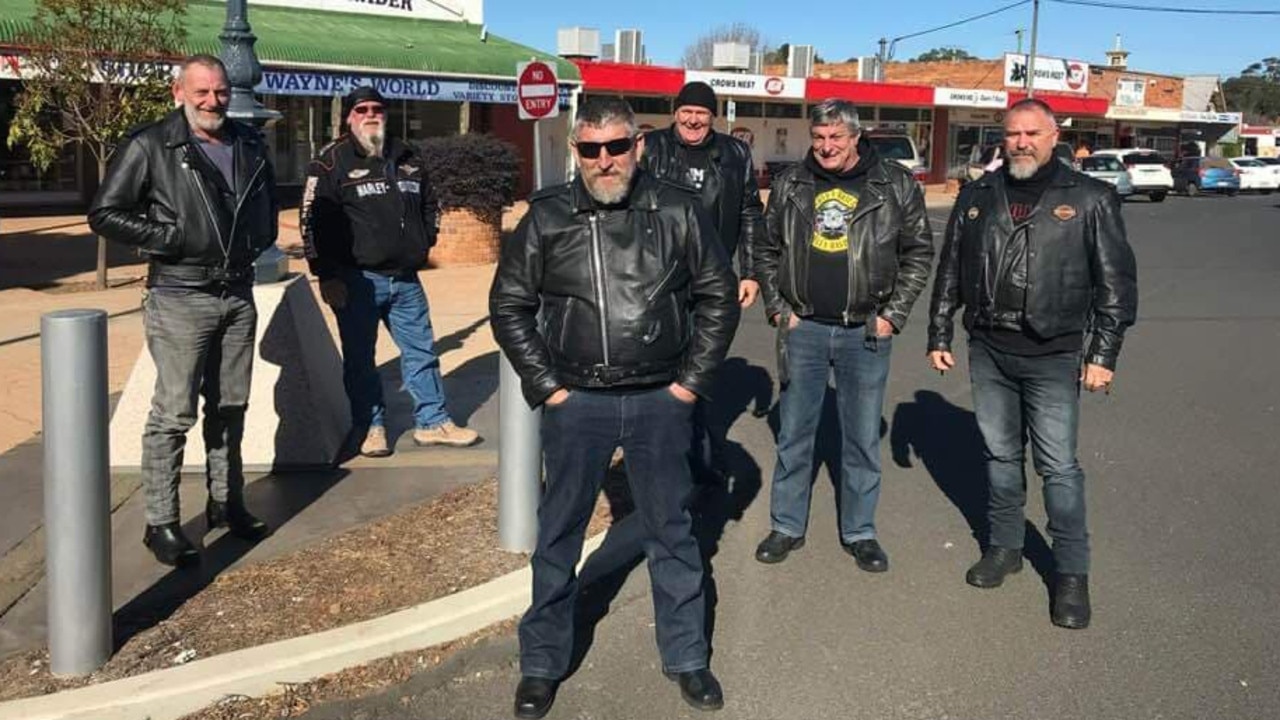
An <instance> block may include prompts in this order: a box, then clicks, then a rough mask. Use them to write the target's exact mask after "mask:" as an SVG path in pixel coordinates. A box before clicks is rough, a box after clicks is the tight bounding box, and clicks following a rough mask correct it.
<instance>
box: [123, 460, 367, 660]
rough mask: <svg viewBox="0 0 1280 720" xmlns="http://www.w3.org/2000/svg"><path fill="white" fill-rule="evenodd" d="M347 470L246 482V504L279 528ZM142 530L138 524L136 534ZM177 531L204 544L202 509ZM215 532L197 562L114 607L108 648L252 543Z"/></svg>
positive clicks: (156, 618)
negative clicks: (112, 642)
mask: <svg viewBox="0 0 1280 720" xmlns="http://www.w3.org/2000/svg"><path fill="white" fill-rule="evenodd" d="M348 474H349V473H348V472H347V471H346V470H330V471H325V472H306V473H274V474H272V475H269V476H267V477H264V478H261V479H259V480H257V481H255V482H252V483H249V484H248V485H246V486H245V504H246V505H247V506H248V507H249V509H250V510H252V511H253V513H254V514H255V515H257V516H258V517H259V518H261V519H262V520H263V521H264V522H266V523H267V524H268V525H270V526H271V527H272V528H279V527H281V526H283V525H285V524H286V523H288V522H289V521H290V520H291V519H293V518H294V517H295V516H297V515H298V514H299V513H301V512H302V511H303V510H305V509H306V508H307V507H308V506H310V505H311V504H312V503H314V502H315V501H316V500H318V499H319V498H320V497H321V496H323V495H324V494H325V493H326V492H328V491H329V490H330V489H331V488H333V487H334V486H335V485H337V484H338V483H339V482H341V481H342V479H343V478H345V477H347V475H348ZM141 530H142V529H141V528H139V529H138V534H139V539H140V538H141ZM182 530H183V532H184V533H186V535H187V537H188V538H190V539H191V541H192V542H194V543H195V544H196V545H197V546H198V547H199V546H201V545H203V543H202V541H201V538H203V537H204V536H205V534H206V533H207V528H206V527H205V519H204V513H200V514H199V515H198V516H197V517H196V518H194V519H192V520H190V521H188V522H186V523H185V524H184V525H183V527H182ZM218 533H219V534H218V536H217V537H216V538H215V539H214V540H213V542H211V543H210V544H208V545H204V547H203V549H202V550H201V553H200V564H199V565H197V566H195V567H190V568H180V569H173V570H170V571H169V572H168V573H167V574H165V575H164V576H163V577H161V578H160V579H159V580H158V581H156V583H155V584H154V585H152V586H151V587H150V588H148V589H146V590H145V591H143V592H142V593H141V594H139V595H138V596H137V597H135V598H133V599H132V600H130V601H129V602H128V603H126V604H125V605H124V606H122V607H121V608H120V609H119V610H117V611H116V612H115V615H114V618H113V619H114V635H115V637H114V639H115V649H114V650H113V652H116V651H119V650H120V648H122V647H124V645H125V643H127V642H128V641H129V640H130V639H131V638H132V637H133V636H135V635H137V634H138V633H140V632H143V631H145V630H148V629H150V628H152V627H154V626H156V625H158V624H159V623H161V622H163V621H164V620H165V619H167V618H168V617H169V616H171V615H172V614H173V613H174V612H175V611H176V610H177V609H178V608H180V607H182V604H183V603H185V602H186V601H187V600H189V599H191V598H192V597H195V595H196V594H198V593H199V592H200V591H201V590H204V589H205V588H206V587H208V586H209V584H210V583H212V582H213V581H214V580H215V579H217V577H218V575H220V574H221V573H222V572H223V571H224V570H226V569H227V568H229V567H231V566H232V565H234V564H235V563H236V562H238V561H239V560H240V559H241V558H243V557H244V556H245V555H247V554H248V553H249V552H250V551H251V550H253V548H254V543H251V542H246V541H244V540H240V539H239V538H236V537H233V536H232V535H230V534H229V533H227V532H226V531H225V530H219V531H218Z"/></svg>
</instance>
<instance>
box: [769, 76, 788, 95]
mask: <svg viewBox="0 0 1280 720" xmlns="http://www.w3.org/2000/svg"><path fill="white" fill-rule="evenodd" d="M785 86H786V83H785V82H784V81H783V79H782V78H779V77H771V78H769V79H768V80H765V81H764V91H765V92H767V93H769V94H770V95H778V94H779V93H781V92H782V91H783V89H784V88H785Z"/></svg>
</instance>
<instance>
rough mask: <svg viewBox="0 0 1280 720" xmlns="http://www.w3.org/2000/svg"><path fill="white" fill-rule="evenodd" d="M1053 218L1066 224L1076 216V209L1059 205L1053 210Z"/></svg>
mask: <svg viewBox="0 0 1280 720" xmlns="http://www.w3.org/2000/svg"><path fill="white" fill-rule="evenodd" d="M1053 216H1054V217H1056V218H1058V219H1059V220H1061V221H1063V222H1066V221H1068V220H1070V219H1071V218H1073V217H1075V216H1076V209H1075V208H1073V207H1071V206H1070V205H1059V206H1058V207H1056V208H1054V209H1053Z"/></svg>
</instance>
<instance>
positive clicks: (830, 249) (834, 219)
mask: <svg viewBox="0 0 1280 720" xmlns="http://www.w3.org/2000/svg"><path fill="white" fill-rule="evenodd" d="M858 151H859V157H858V164H857V165H854V166H853V168H851V169H849V170H847V171H845V172H843V173H832V172H829V171H827V170H825V169H823V167H822V166H821V165H819V164H818V161H817V160H815V159H814V157H813V154H812V153H810V154H809V155H808V156H806V157H805V161H804V162H805V167H807V168H808V169H809V171H810V172H812V173H813V177H814V182H815V186H814V193H813V236H812V238H811V240H810V242H809V282H808V287H807V289H808V293H807V295H808V298H809V303H810V304H811V305H812V306H813V316H812V319H813V320H815V321H817V322H822V323H831V324H837V325H843V324H844V312H845V310H846V309H847V308H848V306H849V263H850V262H851V258H850V256H849V225H850V224H851V223H852V222H853V216H854V214H855V213H856V212H857V210H858V202H859V201H860V200H861V198H862V193H863V190H864V189H865V187H866V183H867V171H868V170H870V168H871V166H872V165H874V164H875V163H876V162H877V158H876V157H875V151H874V150H873V149H872V148H871V146H870V144H868V143H859V147H858Z"/></svg>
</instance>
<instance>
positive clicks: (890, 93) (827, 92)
mask: <svg viewBox="0 0 1280 720" xmlns="http://www.w3.org/2000/svg"><path fill="white" fill-rule="evenodd" d="M804 95H805V98H806V99H808V100H809V101H810V102H819V101H822V100H826V99H827V98H839V99H841V100H848V101H850V102H855V103H858V104H859V105H897V106H901V107H933V88H931V87H929V86H927V85H900V84H897V83H872V82H858V81H856V80H822V79H818V78H809V82H808V85H806V86H805V92H804Z"/></svg>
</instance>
